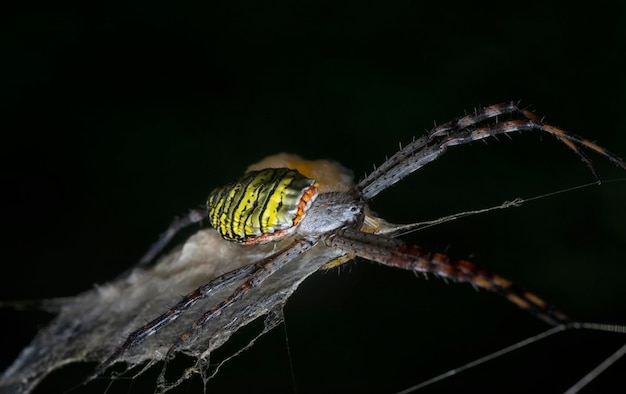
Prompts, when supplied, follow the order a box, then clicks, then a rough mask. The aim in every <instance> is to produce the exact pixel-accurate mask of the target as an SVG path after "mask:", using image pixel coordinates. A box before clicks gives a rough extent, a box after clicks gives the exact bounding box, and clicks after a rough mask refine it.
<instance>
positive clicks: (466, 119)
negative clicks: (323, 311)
mask: <svg viewBox="0 0 626 394" xmlns="http://www.w3.org/2000/svg"><path fill="white" fill-rule="evenodd" d="M503 117H506V118H508V119H507V120H501V118H503ZM531 130H538V131H539V132H542V133H545V134H550V135H553V136H554V137H556V138H557V139H558V140H559V141H561V142H562V143H564V144H565V145H566V146H567V147H569V148H570V149H571V150H572V151H573V152H574V153H575V154H576V155H578V157H580V158H581V160H582V161H583V162H584V163H585V164H586V165H587V166H588V168H589V169H590V170H591V172H592V174H593V175H594V177H595V178H596V179H598V182H599V178H598V175H597V174H596V171H595V169H594V167H593V166H592V165H591V163H590V161H589V160H588V159H587V157H586V156H585V154H584V153H583V152H581V150H580V148H587V149H590V150H592V151H594V152H596V153H598V154H600V155H602V156H604V157H606V158H608V159H609V160H610V161H612V162H613V163H615V164H616V165H617V166H618V167H620V168H622V169H624V170H626V164H625V163H624V162H623V161H622V160H620V159H619V158H617V157H616V156H614V155H612V154H611V153H609V152H607V151H606V150H604V149H603V148H601V147H599V146H598V145H596V144H595V143H593V142H591V141H589V140H586V139H583V138H579V137H576V136H573V135H571V134H568V133H566V132H564V131H563V130H560V129H558V128H556V127H554V126H551V125H548V124H545V123H544V122H543V121H542V120H541V119H540V118H539V117H537V116H536V115H535V114H534V113H532V112H530V111H529V110H527V109H525V108H523V107H521V106H520V105H519V103H517V102H506V103H501V104H496V105H491V106H487V107H483V108H479V109H476V110H475V111H474V112H473V113H472V114H469V115H465V116H462V117H459V118H457V119H454V120H452V121H450V122H447V123H444V124H442V125H439V126H437V127H435V128H434V129H432V130H431V131H430V132H429V133H428V134H427V135H426V136H424V137H421V138H419V139H416V140H414V141H413V142H412V143H410V144H408V145H407V146H405V147H404V148H401V149H400V150H399V151H398V152H397V153H396V154H394V155H393V156H391V157H390V158H389V159H387V160H386V161H385V162H384V163H383V164H382V165H381V166H379V167H378V168H376V169H375V170H374V171H373V172H372V173H370V174H369V175H367V176H366V177H365V178H364V179H362V180H361V181H360V182H358V183H357V184H356V185H354V184H352V182H351V180H350V179H351V176H350V174H349V171H347V170H346V169H345V168H343V167H341V166H340V165H337V164H332V163H329V162H326V161H318V162H311V161H306V160H302V159H300V158H298V157H296V156H293V155H285V154H281V155H277V156H274V157H272V158H270V159H269V161H264V162H262V163H258V164H257V165H255V166H252V167H250V168H249V169H248V172H247V173H246V174H244V175H243V176H242V177H241V178H240V179H238V180H236V181H234V182H232V183H230V184H228V185H225V186H223V187H220V188H217V189H215V190H214V191H213V192H211V193H210V195H209V198H208V201H207V204H206V207H204V208H200V209H194V210H192V211H190V212H189V213H188V214H187V215H186V216H183V217H181V218H179V219H176V220H175V221H174V222H173V223H172V224H171V225H170V227H169V228H168V229H167V230H166V232H165V233H163V235H162V236H161V237H160V238H159V240H158V241H157V242H156V243H155V244H154V245H153V246H152V247H151V248H150V249H149V250H148V252H147V253H146V254H145V255H144V257H143V258H142V259H141V260H140V261H139V263H138V266H137V267H136V269H135V270H132V271H129V272H128V273H127V274H126V275H123V276H122V277H121V278H120V280H119V281H116V283H117V285H118V286H117V287H116V286H102V287H99V288H97V289H95V290H94V291H92V292H88V293H85V294H84V295H82V296H84V297H83V298H84V299H85V300H87V301H85V302H84V303H83V301H81V300H78V298H79V297H81V296H78V297H76V298H77V301H76V302H75V303H74V302H72V305H70V306H69V307H68V309H67V311H66V312H67V315H65V316H63V312H62V313H61V314H60V316H59V318H58V319H57V320H56V321H55V322H53V323H52V324H51V325H50V327H49V328H48V329H46V330H42V333H40V334H39V335H38V338H36V339H35V340H34V341H33V343H34V344H35V345H31V347H30V348H29V349H28V350H25V351H24V352H23V354H22V355H21V356H20V358H19V359H18V360H19V361H16V362H15V363H14V366H12V367H10V368H9V370H7V372H5V374H4V375H3V376H2V378H1V379H0V391H2V390H3V389H6V390H8V391H7V392H17V391H24V392H29V391H30V390H32V388H33V386H34V385H36V384H37V382H39V381H40V380H41V379H42V376H45V374H47V373H49V372H50V370H51V369H54V368H55V367H56V366H58V365H63V364H65V363H67V362H69V361H76V360H81V361H85V360H92V361H98V363H99V365H98V366H97V368H96V370H95V371H94V373H93V374H92V375H91V377H89V378H88V379H87V381H86V382H89V381H91V380H93V378H95V377H96V376H101V375H103V374H105V373H106V372H107V371H108V370H109V369H110V368H111V367H112V366H113V365H114V364H116V363H117V362H119V361H124V362H126V363H127V364H128V365H129V366H130V367H133V366H136V365H141V364H140V363H142V362H145V361H146V360H147V361H148V363H147V364H145V365H144V366H143V367H142V370H141V371H140V372H139V373H138V374H140V373H142V372H143V371H144V370H146V369H148V368H149V367H150V366H152V365H154V363H156V362H158V361H163V360H164V361H165V365H167V363H168V361H169V360H171V359H172V358H173V357H174V356H175V355H176V354H179V353H183V354H185V353H186V354H190V355H192V356H194V357H195V358H196V359H197V365H195V366H194V367H192V368H190V369H188V370H186V371H185V372H184V373H183V375H182V376H180V377H179V378H177V380H175V381H173V382H172V381H170V380H169V377H168V376H166V374H165V371H166V367H165V365H164V367H163V369H162V372H161V375H160V376H159V378H158V388H159V389H160V390H167V389H169V388H172V387H175V386H177V385H178V384H179V383H180V382H181V381H183V380H185V379H187V378H188V377H189V376H190V375H191V374H192V373H199V374H201V375H202V374H203V373H204V369H206V368H205V367H206V365H204V364H203V363H205V362H206V360H207V359H208V357H209V355H210V353H211V351H213V350H215V349H217V348H219V347H220V346H221V345H222V344H223V343H225V342H226V340H228V338H229V337H230V335H231V334H232V333H233V332H235V331H237V330H238V329H239V328H241V327H243V326H245V325H247V324H248V323H250V322H251V321H252V320H254V319H256V318H258V317H259V316H263V315H267V316H268V318H267V319H266V321H265V328H264V330H263V333H265V332H267V331H268V330H269V329H271V328H273V327H275V326H276V325H277V324H278V323H280V321H281V313H282V308H283V306H284V305H285V302H286V300H287V299H288V298H289V297H290V295H291V294H293V292H294V291H295V289H296V288H297V287H298V285H299V284H300V283H301V282H302V281H303V280H304V279H306V278H307V277H308V276H309V275H311V274H312V273H314V272H316V271H318V270H320V269H326V270H327V269H330V268H333V267H336V266H340V265H341V264H343V263H345V262H347V261H349V260H352V259H354V258H356V257H361V258H364V259H368V260H372V261H375V262H378V263H381V264H383V265H387V266H392V267H396V268H399V269H403V270H408V271H411V272H414V273H419V274H421V275H429V274H430V275H433V276H436V277H439V278H442V279H444V280H447V281H453V282H466V283H469V284H471V285H472V286H474V287H476V288H481V289H487V290H489V291H493V292H495V293H498V294H500V295H502V296H503V297H505V298H506V299H507V300H509V301H511V302H513V303H514V304H516V305H517V306H519V307H520V308H522V309H524V310H527V311H529V312H530V313H532V314H533V315H535V316H536V317H538V318H539V319H541V320H543V321H545V322H546V323H547V324H549V325H551V326H556V327H564V326H566V325H571V324H576V322H572V321H570V320H569V319H568V317H567V316H566V315H565V314H564V313H562V312H560V311H559V310H557V309H556V308H555V307H553V306H552V305H551V304H549V303H547V302H545V301H543V300H542V299H541V298H539V297H538V296H536V295H534V294H532V293H530V292H527V291H525V290H523V289H521V288H519V287H517V286H515V285H514V284H513V283H512V282H510V281H508V280H506V279H504V278H502V277H500V276H498V275H495V274H491V273H489V272H486V271H484V270H482V269H479V268H477V267H476V266H475V265H474V264H473V263H471V262H469V261H467V260H453V259H450V258H449V257H448V256H446V255H444V254H442V253H429V252H428V251H426V250H424V249H422V248H420V247H417V246H411V245H407V244H406V243H404V242H402V241H400V240H398V239H397V238H396V237H398V236H400V235H402V234H403V233H406V232H407V231H410V230H411V229H413V228H414V227H415V226H414V225H397V224H392V223H388V222H387V221H385V220H383V219H381V218H379V217H377V216H376V215H375V214H374V213H373V212H372V211H371V209H370V208H369V207H368V202H369V201H371V200H372V199H373V198H374V197H376V196H377V195H378V194H379V193H381V192H382V191H384V190H386V189H387V188H389V187H391V186H392V185H393V184H395V183H397V182H399V181H400V180H402V179H403V178H405V177H406V176H408V175H410V174H411V173H412V172H414V171H416V170H418V169H419V168H421V167H422V166H424V165H426V164H428V163H430V162H432V161H434V160H436V159H437V158H439V157H440V156H441V155H443V154H444V153H445V152H446V151H447V149H448V148H449V147H450V146H454V145H462V144H467V143H470V142H472V141H477V140H483V139H486V138H489V137H496V136H499V135H509V134H512V133H516V132H526V131H531ZM206 218H208V219H209V221H210V222H211V224H212V226H213V227H214V228H215V230H217V231H214V230H210V231H209V230H205V231H199V232H197V233H196V234H195V235H194V236H192V238H193V240H191V239H190V241H188V242H187V243H186V244H185V245H184V246H183V247H182V249H179V250H177V251H174V252H172V253H170V254H169V255H166V256H164V257H163V258H161V260H160V261H159V263H157V264H156V265H155V267H154V268H153V269H151V271H154V273H153V274H151V275H152V276H142V275H144V274H145V273H146V272H148V271H150V270H148V269H147V266H148V265H149V264H151V262H153V261H154V260H155V259H156V258H157V257H158V256H159V255H160V254H161V252H162V251H163V250H164V248H165V247H166V246H167V245H168V244H169V243H170V242H171V241H172V239H173V238H174V236H175V235H176V234H177V233H179V232H180V231H181V230H182V229H183V228H186V227H188V226H190V225H192V224H195V223H201V222H202V221H203V220H205V219H206ZM218 234H219V235H218ZM189 256H191V257H189ZM215 256H217V257H215ZM212 257H215V259H216V260H225V261H226V263H227V265H228V268H218V269H215V275H213V274H211V275H208V274H206V273H202V272H200V271H201V270H203V269H205V268H206V266H200V265H198V266H193V267H192V268H193V269H195V271H194V272H190V273H188V274H186V276H185V280H187V279H188V278H189V277H199V278H200V280H201V282H197V281H198V279H195V281H189V282H188V283H186V284H185V286H186V287H185V288H188V289H192V288H196V289H195V290H193V291H191V292H189V293H188V294H187V295H185V296H183V297H182V299H180V301H179V302H178V303H176V304H175V305H173V306H172V307H170V308H169V309H167V310H166V311H165V312H162V311H163V310H164V309H161V307H162V305H163V304H162V302H161V301H159V300H158V299H157V298H164V299H167V300H169V299H171V296H172V294H170V293H166V292H164V291H163V290H162V288H159V287H155V288H153V289H148V290H145V289H139V287H140V286H139V285H138V284H139V283H140V282H141V283H142V284H143V283H144V282H148V281H147V280H146V279H145V278H150V279H151V280H157V281H158V280H162V281H163V282H164V283H166V284H167V286H170V285H171V286H170V287H173V285H172V283H171V282H172V281H181V279H180V278H181V277H180V276H176V275H177V274H178V273H180V272H181V271H184V270H187V269H189V267H190V266H189V265H182V264H180V261H184V260H185V259H190V258H191V260H194V259H195V260H197V261H202V260H203V259H204V258H207V259H208V258H212ZM202 275H205V276H202ZM142 278H143V279H142ZM173 278H174V279H173ZM204 282H206V283H204ZM202 283H203V284H202ZM147 286H148V287H149V286H151V284H150V283H148V284H147ZM154 289H157V290H154ZM142 291H146V293H145V294H148V295H147V296H143V298H142V297H139V298H137V299H138V300H139V301H137V304H139V305H132V301H130V304H129V305H130V306H126V305H118V303H119V302H120V300H121V301H124V302H126V301H128V300H129V299H131V298H132V297H131V295H134V294H135V293H141V292H142ZM174 291H175V290H174ZM118 293H119V294H121V295H118ZM161 293H164V294H161ZM182 294H184V293H182ZM204 304H209V305H210V306H209V307H205V306H204ZM124 308H126V309H124ZM135 311H139V312H135ZM160 312H162V313H160ZM146 316H149V319H152V320H150V321H148V323H143V324H138V321H143V322H145V321H146V320H148V319H146V318H145V317H146ZM154 316H156V318H155V317H154ZM118 320H119V321H118ZM120 321H123V323H120ZM120 324H124V325H123V326H120ZM120 327H123V332H125V333H126V334H125V335H124V336H123V337H119V338H118V336H119V334H118V332H119V330H120ZM157 333H158V335H155V334H157ZM263 333H261V334H263ZM112 335H118V336H115V337H114V338H115V339H114V340H110V338H111V337H112ZM83 337H87V338H83ZM118 339H119V342H118V341H117V340H118ZM157 339H158V341H157V342H158V343H157V344H156V345H154V344H150V343H151V341H153V342H154V341H156V340H157ZM252 342H253V341H252ZM252 342H251V344H252ZM85 344H86V345H85ZM163 344H166V345H165V346H163ZM54 346H58V347H59V348H61V349H62V350H61V351H59V350H58V349H57V348H55V347H54ZM85 346H87V349H85ZM51 348H52V351H51V350H50V349H51ZM33 349H35V350H33ZM57 351H58V352H60V354H61V355H60V356H58V357H57V355H54V356H52V358H48V357H51V356H49V355H50V354H53V353H55V352H57ZM50 365H52V366H50ZM220 365H221V364H220ZM203 376H204V375H203ZM86 382H85V383H86Z"/></svg>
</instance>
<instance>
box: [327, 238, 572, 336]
mask: <svg viewBox="0 0 626 394" xmlns="http://www.w3.org/2000/svg"><path fill="white" fill-rule="evenodd" d="M324 242H325V243H326V245H328V246H330V247H333V248H339V249H341V250H344V251H346V252H349V253H352V254H354V255H356V256H359V257H363V258H366V259H368V260H372V261H375V262H378V263H380V264H383V265H387V266H391V267H396V268H401V269H404V270H408V271H413V272H420V273H425V274H433V275H434V276H436V277H438V278H442V279H450V280H453V281H455V282H467V283H470V284H472V285H473V286H474V287H477V288H482V289H487V290H489V291H493V292H495V293H497V294H500V295H502V296H504V297H505V298H506V299H507V300H509V301H511V302H512V303H514V304H515V305H517V306H519V307H520V308H522V309H524V310H526V311H528V312H530V313H531V314H533V315H535V316H537V317H538V318H540V319H541V320H543V321H545V322H546V323H548V324H550V325H553V326H554V325H559V324H563V323H566V322H568V321H569V319H568V317H567V316H566V315H565V314H564V313H562V312H560V311H558V310H556V309H555V308H554V307H553V306H552V305H551V304H549V303H547V302H546V301H544V300H542V299H541V298H539V297H537V296H536V295H534V294H532V293H529V292H527V291H525V290H523V289H520V288H519V287H517V286H515V285H514V284H513V283H512V282H510V281H509V280H507V279H504V278H502V277H500V276H498V275H495V274H492V273H489V272H487V271H485V270H482V269H479V268H478V267H476V266H475V265H474V264H473V263H471V262H469V261H467V260H451V259H450V257H448V256H447V255H445V254H442V253H429V252H426V251H424V250H423V249H422V248H420V247H419V246H409V245H406V244H405V243H403V242H402V241H400V240H397V239H392V238H388V237H386V236H383V235H378V234H370V233H364V232H361V231H357V230H354V229H345V230H341V231H340V232H339V233H338V234H334V235H330V236H327V237H326V238H325V240H324Z"/></svg>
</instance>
